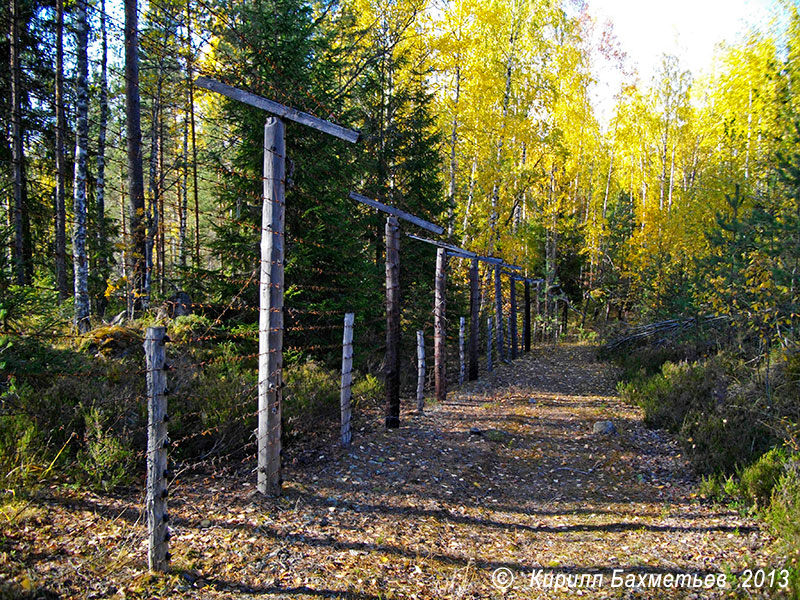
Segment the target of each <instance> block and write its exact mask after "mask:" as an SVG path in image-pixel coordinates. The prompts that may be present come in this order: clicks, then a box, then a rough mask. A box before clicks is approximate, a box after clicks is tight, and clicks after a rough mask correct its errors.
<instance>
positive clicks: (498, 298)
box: [494, 265, 506, 360]
mask: <svg viewBox="0 0 800 600" xmlns="http://www.w3.org/2000/svg"><path fill="white" fill-rule="evenodd" d="M494 320H495V325H496V327H497V358H498V360H505V359H506V349H505V347H504V346H503V284H502V282H501V281H500V265H495V267H494Z"/></svg>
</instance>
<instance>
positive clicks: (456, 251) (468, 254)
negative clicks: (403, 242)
mask: <svg viewBox="0 0 800 600" xmlns="http://www.w3.org/2000/svg"><path fill="white" fill-rule="evenodd" d="M406 236H408V237H410V238H411V239H412V240H417V241H418V242H424V243H426V244H431V245H432V246H436V247H437V248H444V249H445V250H447V251H448V252H449V253H450V254H453V255H457V256H458V257H459V258H462V257H463V258H477V257H478V255H477V254H475V253H474V252H472V251H471V250H464V249H463V248H459V247H458V246H454V245H453V244H448V243H447V242H442V241H439V240H432V239H430V238H426V237H422V236H419V235H414V234H413V233H407V234H406Z"/></svg>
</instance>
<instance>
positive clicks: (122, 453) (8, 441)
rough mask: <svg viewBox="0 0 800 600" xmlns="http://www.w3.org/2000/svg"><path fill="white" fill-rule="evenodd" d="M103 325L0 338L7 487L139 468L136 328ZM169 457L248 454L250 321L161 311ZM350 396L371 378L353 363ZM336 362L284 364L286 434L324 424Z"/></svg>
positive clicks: (18, 489) (121, 479)
mask: <svg viewBox="0 0 800 600" xmlns="http://www.w3.org/2000/svg"><path fill="white" fill-rule="evenodd" d="M150 324H152V323H151V322H148V321H146V320H141V321H137V322H134V323H129V324H128V325H127V326H125V327H121V326H116V325H104V326H102V327H99V328H97V329H94V330H92V331H90V332H89V333H87V334H86V335H84V336H80V337H78V336H67V337H65V338H64V340H63V342H62V343H60V344H57V345H53V344H52V343H51V342H50V341H49V340H46V341H45V340H39V339H38V338H36V337H29V336H28V337H21V336H15V335H11V334H8V335H5V336H3V337H0V374H1V375H2V380H3V381H4V383H3V386H2V389H0V488H2V489H3V490H4V494H5V496H6V497H18V496H20V495H24V494H26V493H28V492H30V491H31V490H33V489H35V488H36V487H37V486H38V485H40V484H43V483H44V482H51V481H53V480H54V479H55V480H58V481H60V482H61V483H63V484H64V485H70V486H72V485H74V486H89V487H91V488H93V489H97V490H102V491H110V490H112V489H114V488H116V487H118V486H125V485H132V484H137V485H138V480H139V479H141V478H142V477H143V474H144V468H145V456H144V451H145V448H146V444H147V442H146V435H147V434H146V425H147V405H146V401H145V377H144V353H143V348H142V343H143V334H144V328H145V327H146V326H148V325H150ZM167 334H168V336H169V338H170V343H169V344H168V345H167V360H168V362H169V363H170V365H171V369H170V371H169V374H168V390H169V407H170V408H169V413H170V428H169V429H170V438H171V439H172V440H173V447H172V449H171V451H170V453H171V459H172V460H174V461H176V462H177V463H178V464H185V465H190V464H191V463H192V462H195V461H197V460H200V459H205V458H213V457H215V456H223V455H225V456H227V457H230V458H237V457H243V456H245V455H246V454H247V453H248V452H249V453H252V451H253V449H254V445H255V438H254V433H253V432H254V430H255V428H256V424H257V417H256V398H257V379H258V377H257V358H256V356H257V329H256V328H254V327H253V326H252V325H242V324H233V325H227V326H223V325H220V324H218V323H215V322H214V321H212V320H211V319H209V318H207V317H205V316H201V315H190V316H183V317H178V318H176V319H174V320H171V321H169V322H168V327H167ZM354 375H355V376H354V381H353V402H354V403H355V404H356V406H360V407H371V406H374V405H376V403H377V401H378V399H379V398H381V395H382V383H381V382H380V381H379V380H378V379H376V378H375V377H372V376H370V375H367V376H361V375H360V374H358V373H355V374H354ZM339 379H340V375H339V372H338V370H336V369H332V368H328V367H326V366H325V365H324V364H323V363H321V362H318V361H312V360H308V359H306V358H304V357H297V358H295V360H294V361H293V362H288V364H286V365H285V369H284V380H285V388H284V396H283V421H284V426H283V434H284V439H285V441H286V442H287V443H291V442H292V441H293V440H295V439H297V438H300V437H302V436H310V435H316V434H318V433H319V432H321V431H323V430H327V431H330V430H332V429H335V424H336V421H337V420H338V411H339Z"/></svg>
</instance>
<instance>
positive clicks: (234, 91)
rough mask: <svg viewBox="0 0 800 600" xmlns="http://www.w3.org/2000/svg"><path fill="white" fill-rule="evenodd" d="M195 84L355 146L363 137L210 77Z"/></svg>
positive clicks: (196, 81)
mask: <svg viewBox="0 0 800 600" xmlns="http://www.w3.org/2000/svg"><path fill="white" fill-rule="evenodd" d="M194 83H195V85H197V86H198V87H201V88H203V89H206V90H210V91H212V92H217V93H218V94H222V95H223V96H225V97H226V98H230V99H232V100H238V101H239V102H243V103H244V104H249V105H250V106H255V107H256V108H260V109H261V110H265V111H267V112H269V113H272V114H273V115H276V116H278V117H282V118H284V119H288V120H290V121H294V122H295V123H301V124H303V125H307V126H308V127H312V128H314V129H316V130H318V131H321V132H323V133H327V134H328V135H332V136H334V137H337V138H339V139H342V140H345V141H347V142H350V143H353V144H355V143H356V142H357V141H358V138H359V137H360V136H361V133H359V132H358V131H353V130H352V129H347V128H345V127H342V126H341V125H336V124H335V123H331V122H330V121H326V120H324V119H320V118H318V117H315V116H314V115H310V114H308V113H304V112H302V111H299V110H297V109H295V108H290V107H288V106H284V105H283V104H279V103H278V102H274V101H272V100H267V99H266V98H262V97H261V96H256V95H255V94H251V93H250V92H245V91H244V90H240V89H239V88H235V87H232V86H230V85H226V84H224V83H221V82H219V81H216V80H214V79H209V78H208V77H198V78H197V79H196V80H195V82H194Z"/></svg>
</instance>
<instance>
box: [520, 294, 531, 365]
mask: <svg viewBox="0 0 800 600" xmlns="http://www.w3.org/2000/svg"><path fill="white" fill-rule="evenodd" d="M522 340H523V341H522V343H523V344H524V348H525V352H530V351H531V282H530V281H528V280H527V279H526V280H525V313H524V314H523V315H522Z"/></svg>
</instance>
